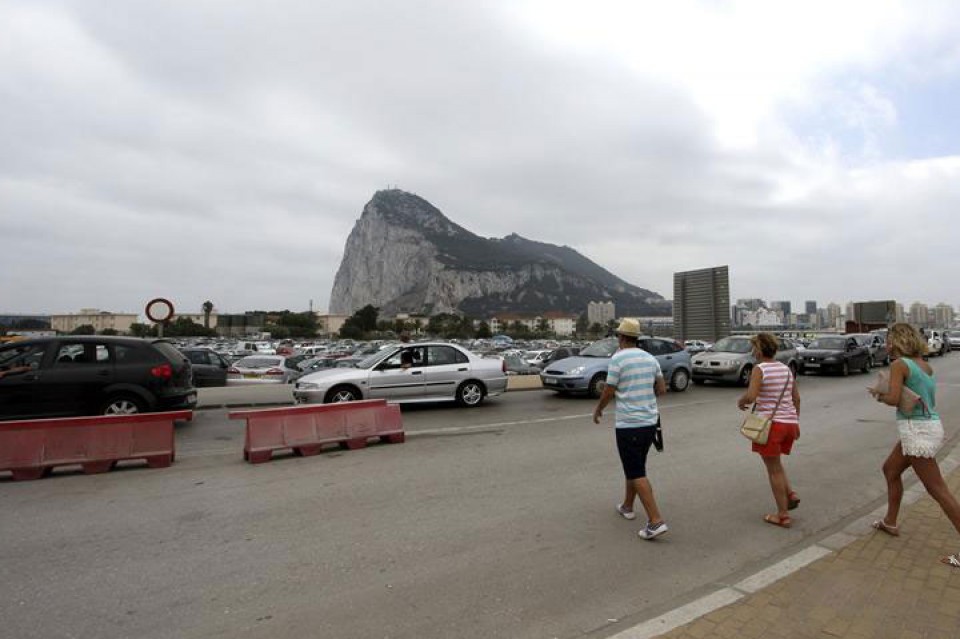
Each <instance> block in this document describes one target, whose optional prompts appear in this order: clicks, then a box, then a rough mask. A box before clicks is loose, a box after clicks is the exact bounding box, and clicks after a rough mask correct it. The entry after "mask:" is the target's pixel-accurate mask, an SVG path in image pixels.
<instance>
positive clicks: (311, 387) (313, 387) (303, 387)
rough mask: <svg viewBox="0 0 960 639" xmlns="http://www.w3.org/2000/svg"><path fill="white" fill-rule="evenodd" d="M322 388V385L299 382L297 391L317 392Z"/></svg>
mask: <svg viewBox="0 0 960 639" xmlns="http://www.w3.org/2000/svg"><path fill="white" fill-rule="evenodd" d="M318 388H320V384H314V383H313V382H297V390H317V389H318Z"/></svg>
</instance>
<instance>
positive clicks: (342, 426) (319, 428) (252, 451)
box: [228, 399, 405, 464]
mask: <svg viewBox="0 0 960 639" xmlns="http://www.w3.org/2000/svg"><path fill="white" fill-rule="evenodd" d="M228 416H229V417H230V419H244V420H246V423H247V427H246V436H245V438H244V444H243V458H244V459H245V460H247V461H248V462H250V463H251V464H259V463H263V462H266V461H270V459H271V458H272V457H273V452H274V451H276V450H283V449H292V450H293V452H294V454H296V455H302V456H308V455H316V454H318V453H319V452H321V450H322V449H323V446H324V445H327V444H339V445H340V446H342V447H344V448H349V449H351V450H352V449H355V448H363V447H364V446H366V445H367V441H368V440H369V439H371V438H378V439H379V440H380V441H385V442H389V443H394V444H396V443H401V442H403V441H404V438H405V435H404V431H403V419H402V417H401V415H400V407H399V406H397V405H395V404H388V403H387V402H386V400H383V399H370V400H364V401H359V402H342V403H336V404H306V405H301V406H293V407H283V408H265V409H261V410H240V411H231V412H230V413H229V414H228Z"/></svg>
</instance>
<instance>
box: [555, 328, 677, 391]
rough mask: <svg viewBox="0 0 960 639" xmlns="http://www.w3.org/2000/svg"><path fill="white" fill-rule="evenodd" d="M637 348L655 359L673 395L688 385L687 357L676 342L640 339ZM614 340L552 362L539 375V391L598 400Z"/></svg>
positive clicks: (609, 339) (600, 341) (616, 345)
mask: <svg viewBox="0 0 960 639" xmlns="http://www.w3.org/2000/svg"><path fill="white" fill-rule="evenodd" d="M639 345H640V348H642V349H643V350H645V351H647V352H648V353H650V354H651V355H653V356H654V357H656V358H657V361H658V362H660V370H661V372H662V373H663V378H664V379H665V380H666V381H667V383H668V384H669V385H670V388H671V389H672V390H674V391H678V392H679V391H685V390H686V389H687V387H688V386H689V384H690V353H688V352H686V351H685V350H683V348H681V347H680V345H678V344H677V343H676V342H674V341H673V340H669V339H661V338H659V337H640V341H639ZM617 348H618V344H617V339H616V338H615V337H608V338H605V339H602V340H599V341H596V342H594V343H593V344H590V346H587V347H586V348H585V349H583V350H582V351H580V354H579V355H577V356H575V357H567V358H566V359H562V360H559V361H556V362H552V363H551V364H550V365H549V366H547V367H546V368H545V369H544V370H543V372H541V373H540V381H541V383H542V384H543V387H544V388H545V389H548V390H552V391H556V392H558V393H560V394H575V393H586V394H587V395H589V396H590V397H594V398H596V397H599V396H600V393H601V392H602V391H603V384H604V382H605V381H606V379H607V367H608V366H609V364H610V358H611V357H613V354H614V353H616V352H617Z"/></svg>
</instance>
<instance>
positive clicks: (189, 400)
mask: <svg viewBox="0 0 960 639" xmlns="http://www.w3.org/2000/svg"><path fill="white" fill-rule="evenodd" d="M196 401H197V394H196V393H190V394H189V395H187V403H189V404H192V403H194V402H196Z"/></svg>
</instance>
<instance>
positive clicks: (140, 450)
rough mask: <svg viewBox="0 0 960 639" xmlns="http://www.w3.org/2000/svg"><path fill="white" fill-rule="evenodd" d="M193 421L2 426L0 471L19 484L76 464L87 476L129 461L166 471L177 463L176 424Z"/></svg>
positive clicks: (121, 418) (177, 416)
mask: <svg viewBox="0 0 960 639" xmlns="http://www.w3.org/2000/svg"><path fill="white" fill-rule="evenodd" d="M192 418H193V412H192V411H189V410H182V411H172V412H167V413H138V414H136V415H103V416H98V417H65V418H60V419H30V420H19V421H10V422H0V471H4V470H9V471H11V472H12V473H13V479H14V480H16V481H19V480H23V479H39V478H41V477H44V476H46V475H49V474H50V472H51V471H52V470H53V469H54V468H55V467H56V466H67V465H74V464H80V465H81V466H82V467H83V472H85V473H87V474H93V473H104V472H107V471H108V470H111V469H112V468H113V467H114V466H115V465H116V463H117V462H118V461H121V460H127V459H145V460H146V461H147V465H149V466H150V468H165V467H166V466H169V465H170V464H172V463H173V458H174V441H173V422H174V420H190V419H192Z"/></svg>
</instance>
